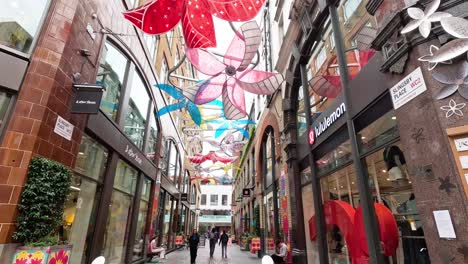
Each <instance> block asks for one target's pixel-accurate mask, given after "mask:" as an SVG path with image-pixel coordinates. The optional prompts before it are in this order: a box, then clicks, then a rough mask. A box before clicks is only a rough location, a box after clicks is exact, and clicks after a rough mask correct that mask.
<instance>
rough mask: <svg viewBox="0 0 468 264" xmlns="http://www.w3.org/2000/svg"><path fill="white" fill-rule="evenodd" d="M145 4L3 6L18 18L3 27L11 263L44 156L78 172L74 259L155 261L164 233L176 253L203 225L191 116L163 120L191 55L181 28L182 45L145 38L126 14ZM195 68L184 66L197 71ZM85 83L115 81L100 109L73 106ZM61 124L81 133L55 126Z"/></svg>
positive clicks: (1, 254)
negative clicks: (37, 161)
mask: <svg viewBox="0 0 468 264" xmlns="http://www.w3.org/2000/svg"><path fill="white" fill-rule="evenodd" d="M32 2H34V3H32ZM139 4H142V3H139V1H124V0H122V1H120V0H115V1H100V0H95V1H94V0H93V1H61V0H41V1H21V2H18V1H8V3H6V4H5V6H4V8H2V11H1V15H0V16H1V17H11V21H8V20H7V21H2V22H0V32H1V33H0V56H1V57H2V58H1V59H0V64H1V68H2V69H5V70H2V71H1V73H0V74H1V75H0V95H1V98H2V99H1V100H0V109H2V110H1V112H0V115H1V123H0V139H1V147H0V157H1V159H2V162H1V165H0V179H1V180H0V190H1V192H0V193H1V197H0V259H1V263H9V260H10V259H11V254H12V251H13V250H14V248H15V247H16V246H17V245H18V244H17V243H16V241H13V240H12V234H13V233H14V231H15V222H16V217H17V204H18V202H19V200H20V197H21V191H22V190H23V187H24V185H25V183H26V181H27V173H28V165H29V163H30V160H31V159H32V158H33V157H36V156H42V157H45V158H48V159H52V160H55V161H58V162H60V163H62V164H64V165H66V166H67V167H68V168H70V169H71V170H72V172H73V181H72V182H73V184H72V189H71V194H70V196H69V199H68V200H67V202H66V204H65V212H64V218H63V223H62V226H61V227H60V230H61V231H60V232H59V234H58V235H59V237H60V240H61V242H64V243H68V244H72V245H73V252H72V260H71V262H72V263H90V261H91V260H92V259H93V258H95V257H97V256H99V255H104V256H105V257H106V261H107V262H109V263H133V262H143V261H144V258H145V255H146V251H147V246H148V244H149V241H150V239H151V238H152V237H153V236H156V237H157V238H158V242H159V244H160V245H166V246H167V247H168V249H172V248H174V247H175V243H174V240H175V235H176V234H177V233H179V232H182V233H184V232H188V230H190V229H191V228H192V227H193V226H195V225H196V224H197V222H198V220H197V214H196V212H195V209H196V208H195V205H196V202H197V200H199V198H198V195H199V186H197V185H196V184H191V183H190V180H189V179H190V176H189V173H188V172H187V170H185V169H184V164H183V162H184V160H185V155H186V147H185V145H184V142H185V141H184V139H183V138H182V136H183V135H180V134H179V133H178V129H177V128H178V125H179V124H178V123H179V121H178V120H177V119H176V118H175V116H170V115H166V116H163V117H161V118H160V119H156V118H155V113H156V112H157V111H158V109H159V108H161V107H162V106H165V105H167V104H169V103H170V102H169V100H168V98H167V97H166V95H165V94H163V93H162V92H161V91H159V90H155V89H154V88H153V85H154V84H156V83H164V82H165V81H166V80H165V79H162V78H164V77H163V76H167V71H168V67H167V66H169V67H172V66H173V65H176V64H177V61H178V60H180V58H178V57H177V56H178V55H177V54H178V52H177V49H180V48H181V45H180V43H179V38H178V37H170V35H175V36H179V35H180V30H179V29H175V30H174V32H172V33H169V34H167V35H168V36H169V37H167V40H171V41H172V42H171V43H169V42H168V41H166V40H164V41H166V42H167V43H166V42H163V41H162V40H163V39H160V38H157V37H151V36H143V35H142V34H141V32H140V31H139V30H137V29H135V28H134V27H133V26H132V25H131V24H130V23H127V22H125V21H124V20H123V18H122V16H121V15H120V14H121V13H122V12H123V11H125V10H127V9H129V8H132V7H135V6H137V5H139ZM26 13H27V15H25V14H26ZM163 37H164V36H163ZM161 43H164V44H161ZM168 47H172V48H173V49H172V50H170V49H168ZM162 57H164V58H165V60H166V65H167V66H166V67H164V66H163V65H164V63H162V62H161V60H160V58H162ZM185 66H187V67H188V65H185ZM185 66H184V67H182V68H181V70H180V71H189V70H191V68H188V69H187V68H185ZM85 83H91V84H94V83H96V84H99V85H102V86H103V87H104V88H105V91H104V93H103V96H102V101H101V105H100V110H99V112H98V113H97V114H94V115H87V114H74V113H71V101H72V98H73V96H74V90H73V85H74V84H85ZM58 122H61V123H62V124H63V123H65V124H67V126H68V128H70V129H69V130H68V133H69V135H63V134H62V136H61V135H59V134H57V133H56V132H55V131H56V127H57V123H58ZM70 131H71V132H70ZM182 193H186V194H188V198H187V199H186V201H185V200H183V201H182V199H181V198H182V196H183V195H181V194H182Z"/></svg>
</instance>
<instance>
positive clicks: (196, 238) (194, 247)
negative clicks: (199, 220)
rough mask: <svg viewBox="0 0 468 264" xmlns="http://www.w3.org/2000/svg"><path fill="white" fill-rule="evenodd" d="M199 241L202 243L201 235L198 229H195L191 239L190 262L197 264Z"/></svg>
mask: <svg viewBox="0 0 468 264" xmlns="http://www.w3.org/2000/svg"><path fill="white" fill-rule="evenodd" d="M198 243H200V236H199V235H198V233H197V230H195V229H194V230H193V233H192V235H191V236H190V239H189V245H190V264H195V259H196V258H197V250H198Z"/></svg>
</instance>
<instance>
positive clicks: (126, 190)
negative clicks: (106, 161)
mask: <svg viewBox="0 0 468 264" xmlns="http://www.w3.org/2000/svg"><path fill="white" fill-rule="evenodd" d="M137 176H138V172H137V171H136V170H135V169H133V168H132V167H130V166H129V165H128V164H127V163H125V162H123V161H122V160H119V161H118V163H117V169H116V172H115V179H114V187H113V190H112V197H111V203H110V206H109V217H108V218H107V225H106V230H105V234H104V245H103V252H102V254H103V256H104V257H105V258H106V261H107V260H108V261H109V263H123V262H124V260H125V257H126V249H127V245H128V233H129V227H130V220H131V217H130V216H131V215H132V209H133V208H132V203H133V198H134V196H135V190H136V181H137Z"/></svg>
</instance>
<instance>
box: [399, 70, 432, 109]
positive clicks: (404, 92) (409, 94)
mask: <svg viewBox="0 0 468 264" xmlns="http://www.w3.org/2000/svg"><path fill="white" fill-rule="evenodd" d="M426 90H427V87H426V83H425V82H424V77H423V75H422V71H421V67H418V68H417V69H416V70H414V71H413V72H412V73H410V74H409V75H408V76H406V77H405V78H403V80H401V81H400V82H399V83H397V84H396V85H395V86H393V87H392V88H390V94H391V96H392V101H393V107H394V108H395V109H398V108H400V107H401V106H403V105H405V104H406V103H408V102H409V101H411V100H413V99H414V98H416V97H417V96H418V95H420V94H421V93H423V92H424V91H426Z"/></svg>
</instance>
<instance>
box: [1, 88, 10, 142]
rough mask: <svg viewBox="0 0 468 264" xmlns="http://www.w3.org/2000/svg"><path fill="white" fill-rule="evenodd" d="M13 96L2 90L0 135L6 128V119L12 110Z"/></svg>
mask: <svg viewBox="0 0 468 264" xmlns="http://www.w3.org/2000/svg"><path fill="white" fill-rule="evenodd" d="M11 98H12V95H11V94H9V93H7V92H5V91H3V90H0V134H1V133H2V131H3V128H4V127H6V122H5V121H6V119H7V114H8V109H10V105H11Z"/></svg>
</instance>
